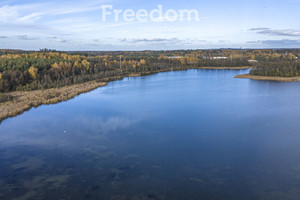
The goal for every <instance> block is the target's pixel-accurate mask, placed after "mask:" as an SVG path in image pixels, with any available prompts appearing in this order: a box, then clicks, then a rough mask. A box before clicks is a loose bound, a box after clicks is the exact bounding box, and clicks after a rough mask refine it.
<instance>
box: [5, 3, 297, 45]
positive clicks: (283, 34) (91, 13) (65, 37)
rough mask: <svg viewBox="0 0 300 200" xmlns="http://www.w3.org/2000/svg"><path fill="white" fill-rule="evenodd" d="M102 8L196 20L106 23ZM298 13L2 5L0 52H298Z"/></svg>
mask: <svg viewBox="0 0 300 200" xmlns="http://www.w3.org/2000/svg"><path fill="white" fill-rule="evenodd" d="M103 5H112V6H113V9H122V10H123V11H124V10H126V9H132V10H133V11H134V12H137V11H138V10H139V9H145V10H146V11H147V12H150V11H151V10H153V9H157V6H158V5H162V6H163V14H165V12H166V10H168V9H174V10H176V11H178V10H180V9H195V10H197V11H198V13H199V21H196V20H194V19H192V20H191V21H190V22H189V21H188V20H187V19H185V20H183V21H180V20H179V19H178V20H176V21H172V22H170V21H166V20H162V21H160V22H154V21H151V20H149V19H148V20H147V21H146V22H145V21H144V22H140V21H138V20H136V19H135V18H134V20H133V21H131V22H126V21H124V19H123V18H122V13H121V15H120V16H121V17H120V19H119V21H118V22H116V21H115V20H114V16H113V15H111V16H107V20H106V21H104V20H103V18H102V14H103V12H102V11H103V10H102V8H101V6H103ZM299 8H300V0H285V1H283V0H272V1H271V0H243V1H240V0H215V1H207V0H206V1H204V0H198V1H195V0H193V1H192V0H185V1H174V0H151V1H149V0H64V1H63V0H1V1H0V49H7V48H9V49H28V50H38V49H41V48H51V49H57V50H159V49H164V50H168V49H205V48H240V47H242V48H286V47H288V48H298V47H300V25H299V22H298V20H299V19H300V12H299Z"/></svg>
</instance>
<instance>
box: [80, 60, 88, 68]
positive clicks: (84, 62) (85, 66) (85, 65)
mask: <svg viewBox="0 0 300 200" xmlns="http://www.w3.org/2000/svg"><path fill="white" fill-rule="evenodd" d="M81 64H82V65H83V67H84V68H85V69H86V70H88V69H89V68H90V63H89V62H88V61H87V60H83V61H82V62H81Z"/></svg>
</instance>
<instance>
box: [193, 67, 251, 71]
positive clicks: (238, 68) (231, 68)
mask: <svg viewBox="0 0 300 200" xmlns="http://www.w3.org/2000/svg"><path fill="white" fill-rule="evenodd" d="M251 68H252V67H251V66H242V67H199V69H216V70H218V69H230V70H241V69H251Z"/></svg>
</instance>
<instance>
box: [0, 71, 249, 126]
mask: <svg viewBox="0 0 300 200" xmlns="http://www.w3.org/2000/svg"><path fill="white" fill-rule="evenodd" d="M249 68H251V67H247V66H245V67H189V68H186V69H179V70H178V69H173V68H172V69H170V70H158V71H156V72H141V73H132V74H129V75H125V76H118V77H109V78H104V79H103V80H102V81H96V80H94V81H89V82H85V83H81V84H75V85H70V86H64V87H60V88H51V89H45V90H34V91H14V92H8V93H3V94H5V95H9V96H11V97H13V100H12V101H7V102H3V103H0V124H1V122H3V121H4V120H5V119H8V118H12V117H16V116H18V115H21V114H23V113H24V112H26V111H29V110H30V109H32V108H37V107H39V106H42V105H52V104H57V103H60V102H64V101H68V100H71V99H73V98H74V97H76V96H79V95H80V94H83V93H87V92H90V91H92V90H95V89H97V88H99V87H104V86H106V85H107V84H108V83H109V82H112V81H116V80H121V79H123V78H126V77H140V76H148V75H152V74H157V73H162V72H170V71H185V70H190V69H214V70H224V69H229V70H241V69H249Z"/></svg>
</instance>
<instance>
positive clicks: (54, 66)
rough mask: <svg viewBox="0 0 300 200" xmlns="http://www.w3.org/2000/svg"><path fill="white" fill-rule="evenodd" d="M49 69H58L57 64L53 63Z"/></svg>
mask: <svg viewBox="0 0 300 200" xmlns="http://www.w3.org/2000/svg"><path fill="white" fill-rule="evenodd" d="M51 68H59V65H58V64H57V63H54V64H53V65H51Z"/></svg>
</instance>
